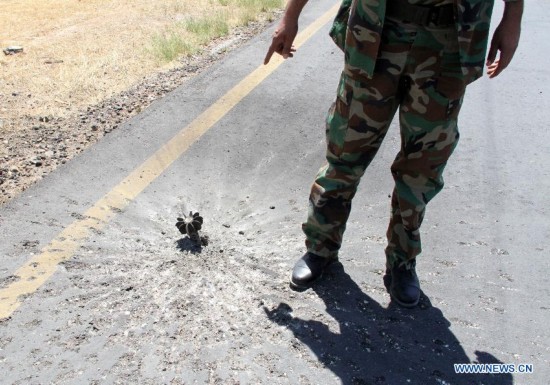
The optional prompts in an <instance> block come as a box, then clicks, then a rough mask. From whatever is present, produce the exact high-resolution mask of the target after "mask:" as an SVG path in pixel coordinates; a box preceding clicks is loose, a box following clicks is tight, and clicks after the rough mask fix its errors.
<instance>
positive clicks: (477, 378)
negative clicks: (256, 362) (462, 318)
mask: <svg viewBox="0 0 550 385" xmlns="http://www.w3.org/2000/svg"><path fill="white" fill-rule="evenodd" d="M313 290H314V291H315V292H316V293H317V295H318V296H319V297H320V298H321V299H322V300H323V301H324V302H325V305H326V309H327V313H328V314H329V315H330V316H332V317H333V318H334V319H335V320H336V321H337V322H338V324H339V328H340V331H339V332H337V331H336V332H335V331H332V330H330V329H329V327H328V326H327V325H326V324H325V323H323V322H320V321H317V320H302V319H300V318H297V317H293V316H292V314H291V312H292V308H291V307H290V306H289V305H287V304H285V303H281V304H279V306H278V307H276V308H275V309H273V310H269V309H267V308H264V310H265V312H266V314H267V316H268V317H269V318H270V319H271V320H272V321H273V322H275V323H277V324H279V325H283V326H285V327H287V328H288V329H290V330H291V331H292V332H293V333H294V335H295V336H296V338H298V339H299V340H300V341H302V342H303V343H304V344H305V345H307V346H308V347H309V348H310V349H311V351H312V352H313V353H315V355H316V356H317V357H318V359H319V361H320V362H321V363H322V364H323V365H324V366H325V367H326V368H328V369H330V370H331V371H333V372H334V374H336V375H337V376H338V377H339V378H340V379H341V381H342V383H343V384H344V385H360V384H365V385H366V384H368V385H374V384H385V385H386V384H388V385H399V384H403V385H409V384H418V385H427V384H437V385H462V384H465V385H466V384H467V385H510V384H513V378H512V376H511V375H510V374H495V375H488V374H455V372H454V366H453V364H455V363H457V364H463V363H470V360H469V358H468V357H467V355H466V353H465V352H464V349H463V348H462V346H461V344H460V342H459V341H458V339H457V338H456V337H455V336H454V335H453V333H452V332H451V331H450V330H449V326H450V323H449V321H447V319H445V317H444V316H443V313H442V312H441V311H440V310H439V309H437V308H435V307H433V306H432V305H431V303H430V300H429V298H427V297H426V296H425V295H422V298H421V302H420V305H419V306H418V307H417V308H415V309H402V308H399V307H397V306H396V305H393V304H390V306H389V307H388V308H383V307H382V306H380V305H379V304H378V303H377V302H376V301H374V300H373V299H372V298H371V297H369V296H368V295H366V294H365V293H363V292H362V291H361V289H360V288H359V287H358V286H357V284H356V283H355V282H354V281H353V280H352V279H351V277H350V276H349V275H348V274H347V273H346V272H345V271H344V269H343V267H342V265H341V264H335V265H333V266H331V268H330V269H329V271H328V272H327V274H326V275H325V277H324V279H323V280H322V281H321V282H319V283H318V284H317V285H315V286H314V287H313ZM476 356H477V359H476V361H474V363H497V364H498V363H501V362H500V361H498V360H497V359H496V358H495V357H493V356H492V355H491V354H489V353H486V352H480V351H476Z"/></svg>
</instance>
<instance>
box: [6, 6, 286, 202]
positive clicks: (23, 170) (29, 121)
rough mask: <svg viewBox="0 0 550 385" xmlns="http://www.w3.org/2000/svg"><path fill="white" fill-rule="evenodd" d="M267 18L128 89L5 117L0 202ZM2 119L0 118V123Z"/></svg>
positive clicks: (238, 42) (175, 84)
mask: <svg viewBox="0 0 550 385" xmlns="http://www.w3.org/2000/svg"><path fill="white" fill-rule="evenodd" d="M278 14H280V13H275V16H274V17H275V18H277V17H278ZM268 24H269V22H268V21H259V22H253V23H250V24H249V25H248V26H246V27H241V28H237V29H235V30H234V31H233V32H232V33H231V34H230V35H229V36H226V37H224V38H220V39H216V40H215V41H213V42H212V43H210V44H209V45H208V46H206V47H205V48H204V49H203V50H202V52H201V53H200V54H198V55H195V56H193V57H191V58H184V59H182V60H181V62H180V63H179V65H177V66H176V67H175V68H173V69H170V70H168V71H165V72H160V73H155V74H152V75H150V76H148V77H145V78H143V79H142V80H141V81H140V82H138V83H137V84H135V85H134V86H133V87H131V88H130V89H128V90H126V91H123V92H121V93H119V94H117V95H115V96H113V97H111V98H109V99H107V100H104V101H102V102H100V103H99V104H97V105H94V106H91V107H88V108H86V109H84V110H80V111H77V112H76V113H74V114H71V115H69V116H67V117H53V116H40V117H38V118H36V117H21V118H19V119H18V120H17V121H14V122H11V125H12V126H13V127H16V128H17V129H8V130H0V148H1V149H2V151H0V205H3V204H5V203H6V202H8V201H10V200H11V199H13V198H14V197H15V196H17V195H18V194H20V193H21V192H22V191H25V190H26V189H27V188H28V187H29V186H31V185H32V184H33V183H35V182H36V181H38V180H40V179H42V178H43V177H44V176H46V175H48V174H49V173H50V172H52V171H53V170H55V169H56V168H57V166H59V165H60V164H64V163H66V162H67V161H69V160H70V159H72V158H73V157H74V156H75V155H77V154H79V153H80V152H82V151H84V150H85V149H86V148H87V147H88V146H90V145H92V144H94V143H96V142H97V141H98V140H101V138H102V137H104V136H105V135H108V134H109V133H110V132H112V131H113V130H116V129H117V127H118V126H119V125H120V124H122V123H123V122H124V121H126V120H127V119H129V118H130V117H132V116H134V115H136V114H138V113H140V112H141V111H143V110H144V109H145V108H147V106H149V105H150V104H151V103H152V102H153V101H155V100H157V99H159V98H162V97H163V96H164V95H166V94H167V93H169V92H170V91H172V90H173V89H175V88H176V87H179V86H180V85H182V84H183V83H184V82H185V81H186V80H187V79H189V78H190V77H192V76H194V75H196V74H198V73H200V72H201V71H203V70H205V69H206V68H208V67H209V66H210V65H211V64H213V63H214V62H216V61H217V60H219V59H221V58H222V57H224V56H225V55H226V54H227V53H228V52H230V51H231V50H233V49H235V48H237V47H239V46H240V45H242V44H244V43H245V42H246V41H248V40H249V39H250V38H251V37H252V36H255V35H256V34H257V33H258V32H260V31H262V30H263V29H264V28H265V27H266V26H267V25H268ZM261 59H262V58H258V62H260V61H261ZM3 124H5V122H2V121H1V120H0V128H2V127H1V126H2V125H3Z"/></svg>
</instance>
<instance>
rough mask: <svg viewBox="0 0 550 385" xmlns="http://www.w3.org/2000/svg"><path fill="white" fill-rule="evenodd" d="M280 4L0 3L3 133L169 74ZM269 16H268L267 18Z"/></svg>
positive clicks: (202, 0)
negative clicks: (13, 49)
mask: <svg viewBox="0 0 550 385" xmlns="http://www.w3.org/2000/svg"><path fill="white" fill-rule="evenodd" d="M283 5H284V4H283V0H3V1H2V2H1V4H0V8H1V14H2V17H1V18H0V46H1V47H2V48H4V47H6V46H8V45H21V46H23V47H24V53H23V54H18V55H12V56H4V54H3V53H0V56H1V57H0V119H1V121H2V122H3V128H2V124H0V133H1V132H2V131H3V130H4V131H5V130H7V129H9V127H10V125H9V124H6V123H9V121H10V120H13V119H15V118H17V117H21V116H23V115H28V116H65V115H67V114H70V113H74V112H75V111H77V110H79V109H82V108H84V107H86V106H87V105H92V104H96V103H98V102H100V101H101V100H103V99H105V98H107V97H109V96H112V95H113V94H116V93H118V92H120V91H122V90H125V89H127V88H129V87H130V86H131V85H133V84H135V83H136V82H137V81H139V79H141V78H142V77H143V76H146V75H149V74H152V73H154V72H156V71H159V70H163V69H167V68H168V67H170V66H173V65H174V61H176V60H177V58H178V57H181V56H182V55H191V54H194V53H196V52H197V51H199V50H200V47H201V45H203V44H205V43H207V42H209V41H210V40H211V39H213V38H216V37H220V36H224V35H226V34H227V33H228V32H229V31H230V30H231V28H234V27H236V26H239V25H243V24H246V23H248V22H250V21H251V20H254V19H256V18H259V17H269V11H271V10H273V9H277V8H281V7H282V6H283ZM266 15H267V16H266Z"/></svg>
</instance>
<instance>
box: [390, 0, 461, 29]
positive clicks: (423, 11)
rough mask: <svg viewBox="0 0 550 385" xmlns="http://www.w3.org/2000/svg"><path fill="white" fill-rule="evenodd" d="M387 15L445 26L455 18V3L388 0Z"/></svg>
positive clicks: (425, 23) (403, 19) (410, 21)
mask: <svg viewBox="0 0 550 385" xmlns="http://www.w3.org/2000/svg"><path fill="white" fill-rule="evenodd" d="M386 16H389V17H391V18H394V19H397V20H401V21H405V22H408V23H413V24H418V25H424V26H427V25H434V26H445V25H451V24H453V23H454V20H455V11H454V5H453V4H446V5H442V6H439V7H436V6H424V5H414V4H409V2H408V1H407V0H388V1H387V3H386Z"/></svg>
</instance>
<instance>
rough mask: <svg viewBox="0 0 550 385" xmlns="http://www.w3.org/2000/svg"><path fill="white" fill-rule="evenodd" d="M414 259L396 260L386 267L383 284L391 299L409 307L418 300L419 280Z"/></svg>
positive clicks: (413, 305) (416, 303) (414, 304)
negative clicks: (389, 266)
mask: <svg viewBox="0 0 550 385" xmlns="http://www.w3.org/2000/svg"><path fill="white" fill-rule="evenodd" d="M415 267H416V260H414V259H413V260H412V261H407V262H400V263H398V262H396V263H395V264H394V265H393V266H392V268H391V269H390V268H388V269H386V275H385V276H384V284H385V285H386V289H388V292H389V293H390V296H391V298H392V300H394V301H395V302H397V304H398V305H400V306H403V307H407V308H411V307H415V306H416V305H418V301H419V300H420V282H418V276H417V275H416V270H415Z"/></svg>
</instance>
